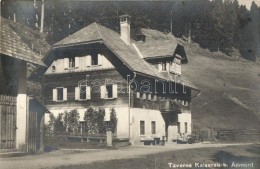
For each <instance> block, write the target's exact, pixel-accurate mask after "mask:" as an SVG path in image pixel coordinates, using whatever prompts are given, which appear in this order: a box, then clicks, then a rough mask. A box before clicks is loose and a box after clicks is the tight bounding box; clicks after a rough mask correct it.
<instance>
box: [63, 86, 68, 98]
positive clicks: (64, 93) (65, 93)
mask: <svg viewBox="0 0 260 169" xmlns="http://www.w3.org/2000/svg"><path fill="white" fill-rule="evenodd" d="M63 100H67V88H63Z"/></svg>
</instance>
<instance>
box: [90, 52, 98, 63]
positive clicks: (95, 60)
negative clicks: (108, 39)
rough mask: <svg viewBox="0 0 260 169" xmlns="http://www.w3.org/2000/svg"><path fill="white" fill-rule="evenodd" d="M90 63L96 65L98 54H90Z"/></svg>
mask: <svg viewBox="0 0 260 169" xmlns="http://www.w3.org/2000/svg"><path fill="white" fill-rule="evenodd" d="M91 65H98V55H97V54H94V55H91Z"/></svg>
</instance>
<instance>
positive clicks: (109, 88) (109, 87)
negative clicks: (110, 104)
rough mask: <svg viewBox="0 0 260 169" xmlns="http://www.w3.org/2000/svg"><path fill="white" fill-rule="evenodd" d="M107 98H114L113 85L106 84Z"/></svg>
mask: <svg viewBox="0 0 260 169" xmlns="http://www.w3.org/2000/svg"><path fill="white" fill-rule="evenodd" d="M106 98H113V85H107V86H106Z"/></svg>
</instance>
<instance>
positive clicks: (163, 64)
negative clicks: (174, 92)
mask: <svg viewBox="0 0 260 169" xmlns="http://www.w3.org/2000/svg"><path fill="white" fill-rule="evenodd" d="M166 70H167V69H166V61H163V62H162V71H166Z"/></svg>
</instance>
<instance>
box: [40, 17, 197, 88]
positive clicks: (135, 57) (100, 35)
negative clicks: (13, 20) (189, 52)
mask: <svg viewBox="0 0 260 169" xmlns="http://www.w3.org/2000/svg"><path fill="white" fill-rule="evenodd" d="M168 41H170V42H172V43H167V48H169V49H167V50H166V47H163V49H162V50H161V49H160V52H161V53H160V54H159V52H158V55H160V56H162V53H163V52H164V54H165V55H169V56H170V55H171V56H172V55H173V53H174V51H175V49H176V47H177V43H176V41H174V40H171V39H170V38H169V40H168ZM96 42H98V43H100V42H102V43H103V44H105V45H106V46H107V47H108V48H109V49H110V50H111V51H112V52H113V53H114V54H115V55H116V56H117V57H118V58H119V59H120V60H122V61H123V62H124V63H125V65H126V66H127V67H128V68H129V69H130V70H132V71H134V72H136V73H139V74H142V75H146V76H152V77H153V78H156V79H162V80H170V78H169V76H168V75H167V74H165V73H161V72H159V71H158V70H157V69H156V68H155V67H154V66H152V65H150V64H149V63H148V62H146V61H145V60H144V59H143V58H142V57H140V54H139V53H138V52H139V51H137V50H136V49H135V47H134V46H133V45H132V44H126V43H125V42H124V41H123V40H122V39H121V38H120V35H119V34H118V33H116V32H115V31H113V30H111V29H108V28H106V27H104V26H102V25H100V24H98V23H96V22H94V23H92V24H90V25H88V26H87V27H85V28H83V29H81V30H79V31H77V32H75V33H74V34H72V35H70V36H68V37H66V38H65V39H63V40H61V41H59V42H57V43H56V44H54V45H53V47H52V49H56V48H66V47H71V46H76V45H84V44H89V43H96ZM163 43H164V42H162V41H161V42H158V46H161V47H162V46H163ZM141 49H144V48H141ZM158 50H159V48H158ZM153 51H154V53H156V51H155V50H153ZM51 52H52V50H50V51H49V52H48V53H47V55H46V56H45V58H44V59H47V58H48V55H50V54H51ZM141 52H144V50H143V51H141ZM144 53H145V52H144ZM142 54H143V53H142ZM189 87H191V88H193V89H197V88H196V87H195V86H193V85H191V84H190V85H189Z"/></svg>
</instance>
